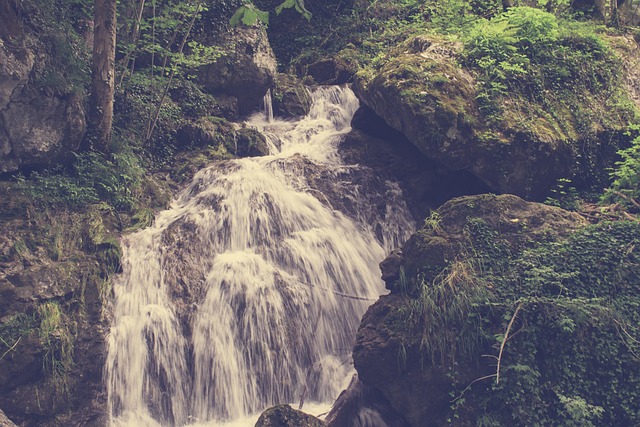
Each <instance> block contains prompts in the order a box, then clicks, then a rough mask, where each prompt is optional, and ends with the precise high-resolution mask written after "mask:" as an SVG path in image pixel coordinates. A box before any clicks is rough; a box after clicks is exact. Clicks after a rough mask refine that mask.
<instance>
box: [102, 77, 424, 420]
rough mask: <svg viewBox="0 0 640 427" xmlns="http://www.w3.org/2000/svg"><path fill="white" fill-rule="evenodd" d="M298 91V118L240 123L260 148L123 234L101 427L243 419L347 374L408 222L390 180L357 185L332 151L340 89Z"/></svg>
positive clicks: (326, 396) (346, 99)
mask: <svg viewBox="0 0 640 427" xmlns="http://www.w3.org/2000/svg"><path fill="white" fill-rule="evenodd" d="M312 96H313V106H312V109H311V112H310V114H309V115H308V116H306V117H304V118H303V119H301V120H299V121H295V122H287V121H282V120H278V119H273V120H267V119H265V118H264V117H263V116H255V117H253V118H252V119H251V120H250V122H249V125H251V126H255V127H256V128H258V130H260V131H261V132H263V133H264V134H265V136H266V137H267V139H268V141H269V143H270V144H271V149H272V154H271V155H269V156H265V157H259V158H248V159H239V160H232V161H226V162H219V163H217V164H215V165H213V166H211V167H209V168H207V169H205V170H203V171H201V172H199V173H198V174H197V175H196V176H195V178H194V180H193V182H192V183H191V184H190V185H189V187H188V188H186V189H185V190H184V191H183V192H182V193H181V194H180V195H179V197H178V198H177V200H175V201H174V202H173V204H172V206H171V209H169V210H167V211H164V212H161V213H160V214H158V216H157V218H156V221H155V224H154V225H153V226H152V227H150V228H148V229H146V230H143V231H140V232H137V233H135V234H132V235H129V236H128V237H126V238H125V239H124V241H123V252H124V254H123V270H124V271H123V274H122V275H121V276H120V277H119V278H118V279H117V280H116V283H115V284H114V302H113V324H112V329H111V333H110V335H109V338H108V345H109V349H108V358H107V363H106V367H105V379H106V385H107V392H108V405H109V411H110V414H111V423H112V425H114V426H183V425H196V424H198V425H219V424H224V423H233V422H236V423H238V425H245V426H246V425H250V424H251V421H247V420H248V419H251V418H247V417H251V416H252V414H256V413H258V412H260V411H261V410H263V409H265V408H266V407H268V406H270V405H272V404H276V403H287V402H294V401H298V400H299V399H301V397H304V399H305V402H308V403H309V404H313V402H315V403H324V404H331V402H332V400H333V399H335V398H336V397H337V395H338V393H339V392H340V390H341V389H342V387H343V386H344V385H345V384H344V382H345V380H347V381H348V377H349V374H350V373H351V372H352V370H353V368H352V362H351V348H352V346H353V340H354V336H355V332H356V329H357V327H358V325H359V322H360V318H361V317H362V315H363V313H364V311H365V310H366V308H367V307H368V306H369V305H370V304H371V303H372V302H373V301H375V300H376V298H377V297H378V296H379V295H380V294H382V293H384V286H383V283H382V281H381V280H380V278H379V277H380V272H379V268H378V263H379V262H380V261H381V260H382V259H383V258H384V256H385V254H386V253H387V252H389V251H390V250H391V249H393V248H394V247H397V246H399V245H400V243H401V242H403V241H404V240H405V239H406V238H408V236H409V235H410V234H411V232H412V231H413V230H414V228H415V227H414V224H413V222H412V220H411V219H410V216H409V214H408V212H407V209H406V205H405V203H404V202H403V200H402V191H400V189H399V187H398V185H397V183H394V182H390V181H386V180H384V179H380V177H371V179H369V181H370V184H369V185H366V184H363V183H365V182H367V179H368V178H367V179H365V178H362V177H363V176H364V177H367V176H369V175H371V174H369V175H367V173H366V171H365V170H364V169H365V168H362V167H358V166H348V165H344V164H343V163H342V162H341V160H340V156H339V154H338V152H337V150H336V145H337V142H338V141H339V139H340V138H341V137H342V135H344V134H345V133H346V132H348V131H349V130H350V121H351V118H352V116H353V113H354V112H355V110H356V109H357V107H358V101H357V99H356V98H355V96H354V95H353V93H352V92H351V90H350V89H348V88H345V87H322V88H318V89H315V90H314V92H313V94H312ZM358 177H359V178H358ZM356 178H358V179H356ZM374 178H375V179H374ZM356 183H357V184H356ZM372 192H375V193H376V196H375V197H373V196H372V194H371V193H372ZM374 199H375V200H376V201H377V202H376V203H372V202H371V201H372V200H374ZM380 200H383V201H384V202H380ZM341 210H342V212H341ZM305 405H307V404H305ZM307 408H308V406H305V409H307ZM254 417H255V415H254ZM254 420H255V418H254Z"/></svg>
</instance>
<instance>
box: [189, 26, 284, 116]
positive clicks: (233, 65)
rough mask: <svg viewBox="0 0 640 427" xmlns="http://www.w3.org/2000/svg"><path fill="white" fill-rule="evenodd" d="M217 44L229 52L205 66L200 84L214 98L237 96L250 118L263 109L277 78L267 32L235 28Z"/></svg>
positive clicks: (199, 73)
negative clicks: (255, 111)
mask: <svg viewBox="0 0 640 427" xmlns="http://www.w3.org/2000/svg"><path fill="white" fill-rule="evenodd" d="M217 43H219V44H220V45H221V46H222V49H223V51H224V52H226V53H225V54H224V55H223V56H222V57H221V58H219V59H217V60H216V61H215V62H213V63H210V64H206V65H203V66H201V67H200V68H199V69H198V73H197V82H198V83H200V84H202V85H203V86H204V88H205V90H206V91H208V92H210V93H212V94H213V95H227V96H232V97H235V98H236V99H237V100H238V109H239V112H240V114H241V115H247V114H249V113H251V112H252V111H254V110H255V109H257V108H258V107H259V105H260V103H261V102H262V98H263V96H264V95H265V93H266V92H267V90H268V89H269V88H271V87H272V85H273V80H274V77H275V75H276V60H275V56H274V55H273V51H272V50H271V47H270V46H269V41H268V40H267V35H266V32H265V31H264V29H263V28H261V27H260V28H258V27H241V28H234V29H232V30H231V31H229V32H228V33H226V34H225V35H223V36H221V39H220V40H217Z"/></svg>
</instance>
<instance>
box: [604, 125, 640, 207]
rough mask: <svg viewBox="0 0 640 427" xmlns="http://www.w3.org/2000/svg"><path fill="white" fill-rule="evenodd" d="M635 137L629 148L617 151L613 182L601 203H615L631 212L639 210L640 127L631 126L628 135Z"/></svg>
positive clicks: (612, 174)
mask: <svg viewBox="0 0 640 427" xmlns="http://www.w3.org/2000/svg"><path fill="white" fill-rule="evenodd" d="M633 134H636V135H637V136H636V137H635V138H634V139H633V140H632V141H631V146H630V147H628V148H625V149H623V150H620V151H618V155H619V156H620V158H621V159H620V160H619V161H617V162H616V168H615V169H613V171H611V178H612V179H613V182H612V183H611V186H610V187H609V189H607V191H606V192H605V194H604V195H603V201H605V202H607V201H617V202H619V203H621V204H623V205H625V206H626V207H627V208H628V209H630V210H632V211H638V210H640V125H631V126H630V129H629V132H628V135H630V136H631V135H633Z"/></svg>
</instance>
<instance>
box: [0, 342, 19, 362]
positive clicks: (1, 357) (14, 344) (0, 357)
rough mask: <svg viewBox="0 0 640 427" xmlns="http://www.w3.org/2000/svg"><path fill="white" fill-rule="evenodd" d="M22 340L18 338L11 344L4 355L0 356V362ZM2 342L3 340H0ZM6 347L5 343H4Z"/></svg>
mask: <svg viewBox="0 0 640 427" xmlns="http://www.w3.org/2000/svg"><path fill="white" fill-rule="evenodd" d="M21 339H22V337H19V338H18V340H17V341H16V342H15V343H13V345H12V346H11V348H9V350H7V351H5V352H4V354H3V355H2V356H0V360H2V359H4V357H5V356H6V355H7V354H9V352H11V351H13V349H14V348H16V346H17V345H18V343H19V342H20V340H21ZM2 342H4V340H2ZM5 345H6V343H5Z"/></svg>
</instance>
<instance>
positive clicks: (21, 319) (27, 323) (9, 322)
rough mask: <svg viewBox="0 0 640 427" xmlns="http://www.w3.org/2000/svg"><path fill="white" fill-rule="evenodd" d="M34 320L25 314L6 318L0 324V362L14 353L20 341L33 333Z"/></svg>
mask: <svg viewBox="0 0 640 427" xmlns="http://www.w3.org/2000/svg"><path fill="white" fill-rule="evenodd" d="M35 326H36V322H35V319H34V318H33V316H30V315H28V314H25V313H19V314H15V315H12V316H7V317H6V318H5V319H3V320H2V322H0V360H2V359H4V358H5V357H6V356H7V355H8V354H9V353H11V352H12V351H15V349H16V347H17V345H18V344H19V342H20V340H21V339H22V338H23V337H24V336H27V335H29V334H30V333H31V332H33V330H34V328H35Z"/></svg>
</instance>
